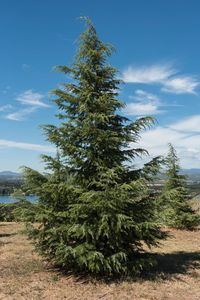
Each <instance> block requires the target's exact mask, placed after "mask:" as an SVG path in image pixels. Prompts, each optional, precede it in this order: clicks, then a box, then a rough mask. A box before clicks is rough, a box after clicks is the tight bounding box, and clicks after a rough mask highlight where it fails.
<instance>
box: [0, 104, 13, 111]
mask: <svg viewBox="0 0 200 300" xmlns="http://www.w3.org/2000/svg"><path fill="white" fill-rule="evenodd" d="M10 109H12V105H11V104H7V105H2V106H0V112H3V111H9V110H10Z"/></svg>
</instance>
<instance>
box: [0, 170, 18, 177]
mask: <svg viewBox="0 0 200 300" xmlns="http://www.w3.org/2000/svg"><path fill="white" fill-rule="evenodd" d="M0 176H5V177H21V174H20V173H16V172H12V171H1V172H0Z"/></svg>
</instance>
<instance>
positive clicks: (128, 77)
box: [122, 64, 176, 84]
mask: <svg viewBox="0 0 200 300" xmlns="http://www.w3.org/2000/svg"><path fill="white" fill-rule="evenodd" d="M174 73H176V71H175V70H174V69H173V68H172V67H171V65H168V64H164V65H152V66H141V67H131V66H130V67H128V68H127V69H126V70H124V72H123V78H122V79H123V80H124V81H125V82H127V83H146V84H149V83H160V82H161V81H163V80H166V79H168V78H169V77H170V76H172V75H173V74H174Z"/></svg>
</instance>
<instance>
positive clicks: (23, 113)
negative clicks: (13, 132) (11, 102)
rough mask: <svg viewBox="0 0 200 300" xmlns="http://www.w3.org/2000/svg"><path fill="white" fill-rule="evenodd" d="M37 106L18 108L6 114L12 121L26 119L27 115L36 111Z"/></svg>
mask: <svg viewBox="0 0 200 300" xmlns="http://www.w3.org/2000/svg"><path fill="white" fill-rule="evenodd" d="M36 109H37V108H36V107H29V108H25V109H21V110H18V111H16V112H13V113H10V114H8V115H6V116H5V118H6V119H8V120H12V121H23V120H24V119H26V117H27V115H29V114H31V113H32V112H34V111H36Z"/></svg>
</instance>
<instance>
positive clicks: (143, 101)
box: [124, 90, 161, 116]
mask: <svg viewBox="0 0 200 300" xmlns="http://www.w3.org/2000/svg"><path fill="white" fill-rule="evenodd" d="M129 98H130V99H131V100H133V101H134V102H130V103H128V104H127V105H126V107H125V109H124V113H125V114H126V115H129V116H143V115H155V114H159V113H161V110H159V106H160V99H159V98H158V96H157V95H155V94H152V93H148V92H146V91H143V90H136V91H135V93H134V95H133V96H130V97H129Z"/></svg>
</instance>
